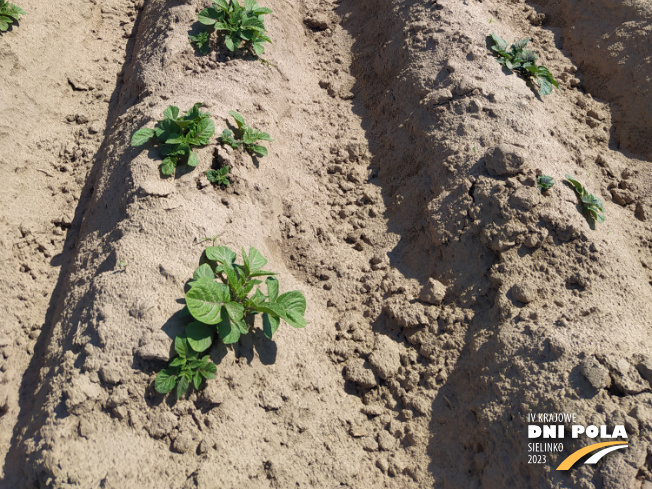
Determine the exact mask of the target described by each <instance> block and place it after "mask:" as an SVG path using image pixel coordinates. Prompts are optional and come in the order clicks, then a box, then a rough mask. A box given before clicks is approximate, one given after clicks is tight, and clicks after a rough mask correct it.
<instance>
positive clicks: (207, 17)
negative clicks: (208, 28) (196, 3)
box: [198, 7, 224, 25]
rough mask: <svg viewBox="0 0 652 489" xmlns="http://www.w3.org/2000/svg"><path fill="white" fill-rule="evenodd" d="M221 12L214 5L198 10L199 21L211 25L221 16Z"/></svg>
mask: <svg viewBox="0 0 652 489" xmlns="http://www.w3.org/2000/svg"><path fill="white" fill-rule="evenodd" d="M223 15H224V14H223V13H222V12H218V11H217V10H216V9H215V8H214V7H208V8H205V9H204V10H202V11H201V12H199V18H198V20H199V22H201V23H202V24H204V25H213V24H215V23H216V22H217V21H218V20H221V19H222V17H223Z"/></svg>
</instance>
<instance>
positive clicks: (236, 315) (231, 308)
mask: <svg viewBox="0 0 652 489" xmlns="http://www.w3.org/2000/svg"><path fill="white" fill-rule="evenodd" d="M224 308H225V309H226V312H227V313H228V314H229V318H231V320H232V321H235V322H238V321H240V320H242V318H243V317H244V312H245V309H244V306H243V305H242V304H238V303H237V302H227V303H226V304H224Z"/></svg>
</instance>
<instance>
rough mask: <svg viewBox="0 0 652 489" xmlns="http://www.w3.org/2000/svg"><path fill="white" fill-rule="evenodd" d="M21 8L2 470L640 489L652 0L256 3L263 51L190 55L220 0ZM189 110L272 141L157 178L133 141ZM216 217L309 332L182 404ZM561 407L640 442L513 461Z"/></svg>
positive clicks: (8, 145)
mask: <svg viewBox="0 0 652 489" xmlns="http://www.w3.org/2000/svg"><path fill="white" fill-rule="evenodd" d="M18 3H19V4H20V6H21V7H22V8H23V9H25V10H26V11H27V12H28V13H27V15H26V16H24V18H23V20H22V21H21V22H20V23H19V25H18V26H14V28H13V29H12V30H11V31H9V32H7V33H4V34H2V35H1V36H0V101H1V106H2V115H1V116H0V173H1V178H2V180H3V181H4V182H5V183H6V185H5V191H4V192H3V193H2V196H1V197H0V199H1V208H2V212H1V213H0V240H1V243H2V246H0V251H1V253H2V254H1V255H0V267H1V268H0V271H1V273H0V293H1V294H2V299H3V300H2V308H3V310H2V315H1V316H0V317H1V321H2V322H1V323H0V460H3V461H4V463H3V464H2V471H1V472H0V487H2V488H12V489H14V488H19V489H22V488H31V489H34V488H100V487H101V488H195V487H197V488H206V489H209V488H210V489H214V488H233V487H244V488H266V487H269V488H289V487H297V488H299V487H302V488H309V487H318V488H333V487H350V488H382V487H385V488H397V489H398V488H430V487H437V488H506V487H518V488H525V487H534V488H566V487H572V488H581V489H589V488H610V489H611V488H635V489H650V488H652V386H651V383H652V357H651V356H649V355H650V354H651V352H652V334H651V333H652V287H651V285H652V252H651V251H652V195H651V194H650V191H649V189H650V188H651V185H652V169H651V167H650V164H651V162H652V60H651V56H650V55H651V51H650V45H651V43H652V6H651V5H650V3H649V1H647V0H592V1H590V2H587V1H580V0H538V1H537V2H524V1H522V0H483V1H479V0H464V1H461V0H436V1H430V0H428V1H426V0H407V1H399V0H303V1H302V2H284V1H281V0H265V1H263V2H261V3H262V4H264V5H265V6H269V7H270V8H272V9H273V10H274V13H273V14H271V15H269V16H268V17H267V20H266V24H267V29H268V31H269V33H270V36H271V37H272V39H273V41H274V44H272V45H271V46H269V47H268V48H267V51H266V54H265V55H264V56H263V58H264V59H265V60H266V62H265V63H263V62H260V61H259V60H257V59H255V58H253V57H251V56H231V57H229V56H226V55H225V54H224V52H213V53H212V54H209V55H207V56H199V55H198V53H197V52H195V51H194V50H193V48H192V46H191V45H190V44H189V43H188V33H189V32H193V29H196V28H197V23H196V19H197V13H198V12H199V11H200V10H201V9H202V8H204V7H205V6H207V5H208V4H209V3H210V2H208V1H205V0H186V1H179V0H177V1H172V0H170V1H164V0H144V1H143V0H135V1H134V0H106V1H103V2H99V1H97V0H83V1H76V2H73V1H72V0H52V1H50V2H36V1H35V0H21V1H20V2H18ZM492 32H493V33H495V34H498V35H500V36H501V37H503V38H504V39H507V40H510V41H513V40H516V39H521V38H525V37H529V38H531V44H532V47H533V49H535V50H536V51H537V53H538V54H539V56H540V62H541V63H542V64H545V65H546V66H548V67H549V68H550V69H551V71H552V73H553V74H554V75H555V77H556V78H557V79H558V80H559V83H560V86H559V90H557V89H555V90H554V92H553V93H552V94H551V95H548V96H546V97H544V98H543V99H541V97H539V96H537V95H535V93H533V91H532V90H530V88H528V86H527V85H526V84H525V82H524V81H523V80H522V79H520V78H518V77H516V76H515V75H513V74H510V73H508V72H506V71H505V70H503V69H501V66H500V65H499V64H498V63H497V62H496V60H495V59H494V58H493V57H492V56H491V54H490V51H489V50H488V49H487V42H486V36H487V35H488V34H489V33H492ZM195 102H202V103H204V105H205V107H206V110H208V111H209V112H210V113H211V114H212V116H213V119H214V121H215V123H216V126H217V128H218V132H221V130H222V129H223V128H224V127H225V124H226V118H227V116H228V111H229V110H234V109H235V110H238V111H239V112H241V113H242V114H243V115H244V116H245V118H246V119H247V121H248V122H249V123H250V124H251V125H253V126H254V127H258V128H260V129H263V130H266V131H268V132H269V133H270V134H271V135H272V137H273V138H274V142H273V143H271V144H269V149H270V153H269V156H267V157H265V158H260V159H256V160H254V159H252V158H251V157H250V156H248V155H247V154H246V153H244V152H241V151H231V150H228V151H227V150H226V149H225V148H224V147H222V146H220V145H219V144H218V141H217V138H213V140H212V142H211V144H210V145H209V146H207V147H205V148H203V149H200V150H199V151H198V154H199V159H200V165H199V168H196V169H195V170H194V171H186V170H183V169H180V170H179V171H177V174H176V175H175V177H173V178H169V179H162V178H161V176H160V174H159V171H158V164H159V162H160V159H159V157H158V156H157V153H156V151H155V150H150V151H148V150H144V151H139V150H137V149H134V148H131V147H130V145H129V141H130V138H131V135H132V134H133V132H134V131H135V130H137V129H138V128H140V127H143V126H147V127H153V125H154V123H155V121H156V120H158V119H159V118H160V117H161V114H162V112H163V110H164V109H165V107H167V105H169V104H173V105H177V106H179V107H181V108H182V109H187V108H189V107H190V106H192V105H193V104H194V103H195ZM222 164H228V165H230V166H231V168H232V175H233V178H232V180H233V184H232V185H230V186H228V187H226V188H220V187H214V186H212V185H210V184H209V182H208V181H207V180H206V177H205V176H204V173H205V170H207V169H208V168H210V167H212V166H213V167H214V166H217V165H222ZM538 174H545V175H551V176H553V177H554V178H555V181H556V182H557V183H556V185H555V186H554V187H553V188H552V189H551V190H550V191H548V192H543V193H542V192H541V191H539V190H538V189H537V188H536V186H535V181H536V176H537V175H538ZM565 174H571V175H574V176H576V177H577V178H578V180H580V181H581V182H583V183H584V184H585V185H586V187H587V188H588V189H589V191H591V192H593V193H594V194H595V195H597V196H599V197H600V198H602V199H603V200H604V202H605V208H606V216H607V219H606V221H605V222H604V223H603V224H594V223H590V222H588V221H587V220H586V219H585V218H584V217H583V216H582V214H581V212H580V210H579V207H578V203H577V199H576V197H575V195H574V193H573V191H572V190H571V189H570V188H569V187H568V186H566V185H564V184H563V183H562V181H563V178H564V175H565ZM646 189H648V190H646ZM216 235H217V236H218V237H217V242H218V243H219V244H223V245H227V246H230V247H232V248H234V249H240V248H241V247H245V248H248V247H250V246H253V247H256V248H257V249H259V250H260V251H261V252H262V253H263V254H264V255H265V256H266V257H267V258H269V260H270V263H269V264H268V266H267V267H268V269H271V270H274V271H277V272H279V279H280V284H281V290H282V291H284V290H292V289H299V290H301V291H303V292H304V294H305V295H306V298H307V303H308V309H307V313H306V317H307V319H308V326H307V327H306V328H305V329H303V330H295V329H292V328H290V327H289V326H287V325H286V324H282V325H281V328H280V329H279V331H278V332H277V334H276V335H275V337H274V341H269V340H266V339H265V338H264V337H263V336H262V334H260V333H254V334H252V335H249V337H245V338H243V339H242V340H241V341H240V342H239V343H238V344H236V345H235V346H233V347H229V348H227V347H225V346H224V345H223V344H220V345H218V346H217V347H215V348H214V349H213V350H212V352H211V357H212V359H213V361H214V362H215V363H216V364H217V367H218V374H217V378H216V379H215V380H212V381H210V382H208V383H207V385H206V388H205V389H203V390H201V391H200V392H193V393H192V394H191V395H190V396H189V397H187V398H184V399H182V400H180V401H178V402H175V401H174V399H172V398H171V397H172V396H168V397H164V396H162V395H160V394H158V393H156V391H155V390H154V389H153V381H154V378H155V376H156V374H157V372H158V371H159V370H160V369H161V368H163V367H164V366H165V364H166V362H167V360H169V358H170V356H171V353H172V350H171V344H172V338H173V337H174V336H175V335H176V334H177V333H179V332H180V331H182V328H183V326H184V324H185V323H184V321H185V319H184V318H182V317H181V316H180V315H179V312H180V310H181V309H182V307H183V295H184V284H185V283H186V281H187V280H188V279H190V278H191V276H192V273H193V270H194V269H195V268H196V266H197V264H198V263H199V259H200V256H201V253H202V251H203V249H204V247H205V246H206V242H205V241H203V240H202V238H204V237H209V236H216ZM558 412H561V413H576V414H577V416H578V422H580V423H583V424H584V423H585V424H595V425H602V424H604V425H608V426H609V427H614V426H616V425H623V426H625V427H626V429H627V433H628V435H629V438H628V441H629V446H628V448H627V449H626V450H619V451H617V452H614V453H612V454H610V455H608V456H607V457H605V458H604V459H603V460H602V461H600V462H599V463H598V464H596V465H581V464H580V465H579V466H578V467H576V468H574V469H573V470H570V471H566V472H562V471H557V470H555V469H556V467H557V465H558V464H559V463H560V462H561V461H562V460H563V459H564V458H565V457H566V456H568V455H569V454H570V453H572V452H573V451H575V450H577V449H579V448H581V447H582V446H584V445H586V444H587V440H586V439H578V440H572V439H566V440H565V443H564V450H563V452H561V453H548V457H549V458H548V460H547V462H546V463H543V464H530V463H528V451H527V443H528V441H529V440H528V438H527V424H528V422H527V415H528V414H529V413H558ZM589 441H590V440H589ZM593 441H608V440H604V439H602V440H601V439H600V438H598V439H596V440H593Z"/></svg>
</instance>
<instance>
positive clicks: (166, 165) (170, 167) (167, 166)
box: [161, 158, 177, 176]
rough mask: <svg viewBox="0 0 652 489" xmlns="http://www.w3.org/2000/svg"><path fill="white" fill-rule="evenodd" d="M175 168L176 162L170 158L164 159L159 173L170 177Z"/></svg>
mask: <svg viewBox="0 0 652 489" xmlns="http://www.w3.org/2000/svg"><path fill="white" fill-rule="evenodd" d="M176 167H177V164H176V162H175V161H174V159H172V158H165V159H164V160H163V163H161V173H162V174H163V175H166V176H170V175H172V174H173V173H174V169H175V168H176Z"/></svg>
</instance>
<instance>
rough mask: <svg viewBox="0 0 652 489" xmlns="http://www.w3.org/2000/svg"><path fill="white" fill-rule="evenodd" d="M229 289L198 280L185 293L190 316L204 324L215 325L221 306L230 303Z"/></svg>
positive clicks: (214, 283)
mask: <svg viewBox="0 0 652 489" xmlns="http://www.w3.org/2000/svg"><path fill="white" fill-rule="evenodd" d="M230 300H231V292H230V291H229V287H228V286H227V285H225V284H220V283H218V282H208V281H204V280H199V281H197V282H195V284H194V285H193V286H192V287H191V288H190V290H189V291H188V292H187V293H186V304H187V305H188V310H189V311H190V313H191V314H192V316H193V317H194V318H195V319H197V320H198V321H201V322H202V323H206V324H217V323H218V322H219V321H220V320H221V318H220V310H221V309H222V306H223V305H224V304H225V303H227V302H230Z"/></svg>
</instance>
